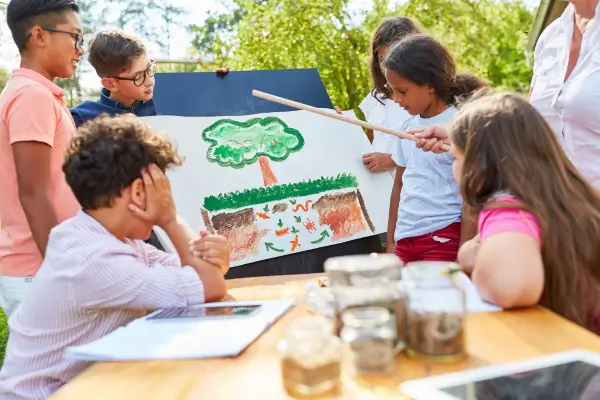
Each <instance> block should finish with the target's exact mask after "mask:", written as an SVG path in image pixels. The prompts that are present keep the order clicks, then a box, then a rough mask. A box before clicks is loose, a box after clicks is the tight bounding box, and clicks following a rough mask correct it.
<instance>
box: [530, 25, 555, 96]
mask: <svg viewBox="0 0 600 400" xmlns="http://www.w3.org/2000/svg"><path fill="white" fill-rule="evenodd" d="M557 22H559V21H558V20H555V21H553V22H552V23H551V24H550V25H548V26H547V27H546V29H544V30H543V31H542V33H541V34H540V37H539V38H538V40H537V43H536V44H535V49H534V50H533V68H532V69H533V75H532V77H531V84H530V85H529V87H530V88H533V87H534V86H535V81H536V78H537V77H536V71H537V70H538V65H539V62H540V60H541V55H542V52H543V51H544V48H545V47H546V41H547V40H548V35H550V34H551V33H553V30H554V29H555V28H556V23H557Z"/></svg>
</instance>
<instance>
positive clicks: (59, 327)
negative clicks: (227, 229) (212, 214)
mask: <svg viewBox="0 0 600 400" xmlns="http://www.w3.org/2000/svg"><path fill="white" fill-rule="evenodd" d="M180 164H181V159H180V158H179V156H178V155H177V152H176V150H175V148H174V146H173V144H172V142H171V141H170V140H169V139H167V137H166V136H162V135H160V134H158V133H156V132H155V131H154V130H153V129H152V128H150V127H149V126H148V125H146V124H145V123H144V122H142V121H141V120H139V119H137V118H135V117H134V116H130V115H125V116H120V117H116V118H111V117H108V116H103V117H100V118H98V119H96V120H94V121H91V122H88V123H86V124H85V125H83V126H82V127H81V128H80V129H79V132H78V135H77V136H76V137H75V139H74V140H73V141H72V143H71V146H70V148H69V150H68V152H67V158H66V161H65V163H64V165H63V171H64V173H65V176H66V180H67V183H68V184H69V186H70V187H71V189H72V191H73V193H74V194H75V197H76V198H77V200H78V201H79V203H80V204H81V206H82V207H83V209H82V210H81V211H80V212H79V213H78V214H77V215H76V216H75V217H74V218H71V219H69V220H67V221H65V222H63V223H62V224H60V225H58V226H57V227H56V228H54V229H53V230H52V231H51V233H50V238H49V241H48V248H47V251H46V257H45V259H44V262H43V264H42V267H41V268H40V270H39V272H38V274H37V276H36V279H35V280H34V281H33V283H32V288H31V290H30V292H29V295H28V296H27V297H26V298H25V299H24V301H23V303H22V304H21V306H20V307H19V308H18V309H17V311H16V312H15V313H14V314H13V317H12V318H11V320H10V322H9V325H10V330H11V334H10V338H9V341H8V345H7V350H6V358H5V361H4V365H3V367H2V370H1V371H0V398H19V399H40V398H47V397H49V396H50V395H51V394H52V393H53V392H54V391H56V390H57V389H58V388H59V387H60V386H62V385H63V384H64V383H66V382H68V381H69V380H71V379H72V378H73V377H75V376H76V375H77V374H79V373H80V372H81V371H83V370H84V369H85V368H86V367H87V366H88V365H89V363H86V362H82V361H72V360H66V359H65V358H64V351H65V349H66V348H67V347H71V346H77V345H82V344H85V343H89V342H91V341H94V340H96V339H98V338H100V337H102V336H104V335H106V334H107V333H109V332H112V331H114V330H115V329H117V328H118V327H121V326H124V325H126V324H128V323H130V322H131V321H133V320H134V319H136V318H139V317H141V316H143V315H145V314H147V313H148V312H149V311H151V310H156V309H159V308H167V307H185V306H188V305H191V304H196V303H202V302H209V301H217V300H220V299H221V298H223V296H225V294H226V288H225V280H224V274H225V273H226V272H227V269H228V268H229V248H228V245H227V240H226V239H225V238H224V237H222V236H218V235H209V234H207V233H205V232H203V233H202V235H201V236H202V237H201V238H199V237H198V235H195V234H194V233H193V232H191V230H190V229H189V228H188V227H187V226H186V225H185V224H184V223H183V222H182V221H181V220H180V219H179V218H178V217H177V214H176V211H175V205H174V202H173V197H172V195H171V189H170V184H169V180H168V178H167V176H166V175H165V172H164V171H165V169H166V168H168V167H169V166H171V165H180ZM155 225H156V226H159V227H161V228H162V229H163V230H164V231H165V232H166V233H167V235H168V236H169V239H170V240H171V242H172V243H173V245H174V247H175V248H176V250H177V253H178V255H173V254H167V253H165V252H162V251H160V250H157V249H156V248H154V247H153V246H150V245H148V244H146V243H144V242H143V240H144V239H147V238H148V236H149V235H150V232H151V230H152V227H153V226H155Z"/></svg>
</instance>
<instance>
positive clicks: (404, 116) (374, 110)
mask: <svg viewBox="0 0 600 400" xmlns="http://www.w3.org/2000/svg"><path fill="white" fill-rule="evenodd" d="M381 101H382V102H383V104H381V103H380V102H379V101H377V99H375V98H374V97H373V96H372V95H371V93H369V94H368V95H367V97H365V99H364V100H363V101H362V102H361V103H360V105H359V107H360V109H361V110H362V112H363V113H364V114H365V119H366V120H367V122H370V123H372V124H376V125H382V126H385V127H387V128H390V129H394V130H397V131H400V128H401V127H402V124H404V123H405V122H406V121H407V120H409V119H410V118H411V116H410V114H409V113H408V112H406V110H405V109H403V108H401V107H400V106H399V105H398V104H396V103H394V101H393V100H391V99H381ZM398 140H399V139H398V138H397V137H395V136H392V135H388V134H387V133H382V132H378V131H374V132H373V143H372V146H373V151H374V152H376V153H386V154H393V153H394V152H395V151H396V147H397V146H398ZM391 173H392V176H394V175H395V171H394V170H392V171H391Z"/></svg>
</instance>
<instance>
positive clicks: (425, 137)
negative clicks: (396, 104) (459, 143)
mask: <svg viewBox="0 0 600 400" xmlns="http://www.w3.org/2000/svg"><path fill="white" fill-rule="evenodd" d="M406 133H409V134H411V135H414V136H415V137H416V138H418V140H417V147H418V148H419V149H421V150H423V151H431V152H432V153H435V154H442V153H446V152H447V151H448V147H447V145H448V132H447V131H446V128H444V127H443V126H439V125H438V126H428V127H427V128H420V129H413V130H410V131H407V132H406Z"/></svg>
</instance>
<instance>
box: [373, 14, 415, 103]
mask: <svg viewBox="0 0 600 400" xmlns="http://www.w3.org/2000/svg"><path fill="white" fill-rule="evenodd" d="M418 33H421V29H420V28H419V26H418V25H417V24H416V23H415V22H414V21H413V20H411V19H410V18H408V17H395V18H386V19H384V20H383V21H382V22H381V23H380V24H379V26H378V27H377V29H376V30H375V33H374V34H373V38H372V39H371V60H370V63H371V65H370V66H371V79H373V89H372V90H371V95H372V96H373V97H375V98H376V99H377V101H379V102H380V103H381V104H383V102H382V101H381V100H380V99H379V98H378V97H377V95H378V94H379V95H382V96H381V97H382V98H384V99H389V98H390V97H391V95H392V93H391V91H390V90H389V88H388V87H387V85H386V83H387V82H386V80H385V76H384V75H383V72H382V71H381V66H380V59H379V50H380V49H381V48H382V47H384V46H391V45H393V44H395V43H397V42H399V41H400V40H402V39H404V38H405V37H407V36H408V35H413V34H418Z"/></svg>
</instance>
